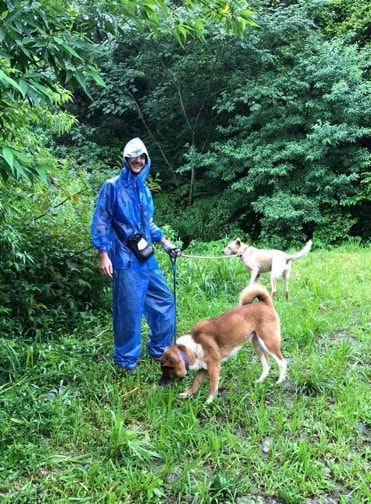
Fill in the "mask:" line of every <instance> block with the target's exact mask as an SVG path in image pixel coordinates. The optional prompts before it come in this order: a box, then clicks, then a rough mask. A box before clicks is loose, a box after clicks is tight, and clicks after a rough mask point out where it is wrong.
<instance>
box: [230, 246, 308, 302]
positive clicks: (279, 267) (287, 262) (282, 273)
mask: <svg viewBox="0 0 371 504" xmlns="http://www.w3.org/2000/svg"><path fill="white" fill-rule="evenodd" d="M311 247H312V240H309V241H308V242H307V243H306V244H305V245H304V247H303V248H302V250H300V252H297V253H296V254H288V253H286V252H282V251H281V250H276V249H270V250H266V249H258V248H256V247H252V246H251V245H247V244H246V243H243V242H242V241H241V240H240V239H239V238H237V240H233V241H231V242H230V243H228V245H227V246H226V247H225V249H224V250H223V254H224V255H237V256H238V257H240V258H241V259H242V261H243V263H244V265H245V266H246V267H247V268H248V269H249V270H250V271H251V277H250V284H253V283H255V282H256V281H257V280H258V278H259V275H260V273H267V272H268V271H270V272H271V287H272V291H271V292H272V296H275V294H276V282H277V279H278V278H279V277H283V280H284V282H285V297H286V299H288V297H289V277H290V271H291V261H296V260H297V259H300V258H301V257H304V256H306V255H307V254H308V253H309V251H310V249H311Z"/></svg>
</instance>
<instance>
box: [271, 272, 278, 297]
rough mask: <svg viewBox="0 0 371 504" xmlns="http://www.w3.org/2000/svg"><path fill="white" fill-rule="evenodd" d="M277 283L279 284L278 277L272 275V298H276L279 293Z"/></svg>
mask: <svg viewBox="0 0 371 504" xmlns="http://www.w3.org/2000/svg"><path fill="white" fill-rule="evenodd" d="M276 283H277V277H276V276H274V275H273V274H272V275H271V288H272V291H271V296H272V298H273V297H275V295H276V292H277V291H276Z"/></svg>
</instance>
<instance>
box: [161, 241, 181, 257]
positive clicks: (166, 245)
mask: <svg viewBox="0 0 371 504" xmlns="http://www.w3.org/2000/svg"><path fill="white" fill-rule="evenodd" d="M161 245H162V248H163V249H164V250H165V252H166V253H167V254H169V256H170V257H172V258H173V259H174V258H175V257H179V256H180V255H181V254H182V251H181V249H180V248H179V247H177V246H176V245H174V244H173V243H171V241H169V240H168V239H167V238H162V240H161Z"/></svg>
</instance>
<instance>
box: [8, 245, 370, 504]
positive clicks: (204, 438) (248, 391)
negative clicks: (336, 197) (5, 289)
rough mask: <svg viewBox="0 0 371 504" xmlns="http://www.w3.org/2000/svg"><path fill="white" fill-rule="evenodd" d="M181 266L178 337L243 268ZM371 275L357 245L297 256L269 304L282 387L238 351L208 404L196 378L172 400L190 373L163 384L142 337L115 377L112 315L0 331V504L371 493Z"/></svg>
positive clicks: (339, 497)
mask: <svg viewBox="0 0 371 504" xmlns="http://www.w3.org/2000/svg"><path fill="white" fill-rule="evenodd" d="M220 248H221V245H220V243H216V244H213V245H208V246H206V245H205V246H202V245H200V244H198V245H197V247H196V246H195V247H194V248H193V250H189V251H187V252H189V253H192V252H194V253H195V254H196V253H197V254H200V253H202V254H205V255H217V254H219V253H220ZM160 260H161V262H162V265H163V269H164V271H165V274H166V275H167V276H168V280H169V283H171V269H170V264H169V263H168V260H167V259H166V257H165V256H164V255H163V256H160ZM177 268H178V269H177V278H178V284H177V299H178V332H179V333H183V332H185V331H188V330H189V329H190V328H191V327H192V326H193V325H194V323H195V322H197V321H198V320H199V319H201V318H207V317H211V316H214V315H217V314H218V313H220V312H222V311H224V310H226V309H229V308H231V307H233V306H235V305H236V303H237V300H238V294H239V291H240V290H241V289H242V288H243V287H244V286H245V285H246V283H247V281H248V277H249V275H248V272H247V271H246V270H245V268H244V266H243V264H242V262H241V261H240V260H238V259H236V258H233V259H226V260H220V261H219V260H213V261H211V260H209V261H207V260H193V259H185V258H180V259H179V260H178V262H177ZM370 277H371V254H370V251H369V250H368V249H366V248H359V247H357V246H354V245H353V246H347V247H342V248H338V249H334V250H331V251H313V252H311V253H310V254H309V256H308V257H306V258H305V259H302V260H301V261H299V262H296V263H294V265H293V274H292V277H291V280H290V299H289V300H288V301H286V300H285V299H284V298H283V285H282V282H281V283H279V288H278V294H279V297H278V299H277V300H276V301H275V306H276V309H277V311H278V312H279V314H280V316H281V325H282V336H283V352H284V354H285V356H286V357H287V358H288V359H289V368H288V380H287V381H286V382H285V383H284V384H283V385H281V386H277V385H276V384H275V383H274V381H275V378H276V373H277V369H276V368H275V366H274V364H273V366H272V370H271V374H270V377H269V378H268V380H267V381H266V382H264V383H263V384H260V385H257V384H255V379H256V378H257V377H258V376H259V374H260V364H259V362H258V360H257V358H256V356H255V354H254V352H253V350H252V348H250V346H248V345H247V346H246V347H245V348H244V349H242V350H241V351H240V353H239V354H238V355H237V356H236V357H235V358H233V359H232V360H230V361H228V362H227V363H225V364H224V365H223V368H222V373H221V390H220V394H219V396H218V397H217V399H216V400H215V402H214V403H213V404H212V405H210V406H206V405H205V400H206V398H207V384H206V385H205V386H204V387H203V388H201V390H200V392H199V393H198V395H197V396H196V397H194V398H191V399H188V400H186V401H184V400H181V399H179V398H178V393H179V392H180V391H182V390H183V389H184V388H185V387H186V385H187V384H188V383H189V382H190V380H191V379H192V377H187V378H185V379H184V380H183V381H181V382H179V383H177V384H174V385H172V386H170V387H168V388H165V389H163V388H159V387H158V386H157V381H158V378H159V374H160V373H159V366H158V364H157V363H156V362H154V361H152V360H150V359H148V357H147V356H146V355H145V350H144V349H145V346H143V356H142V359H141V361H140V366H139V372H138V373H137V374H136V375H133V376H126V375H122V374H120V372H119V371H118V370H117V369H116V368H115V367H114V366H113V365H112V364H111V345H112V336H111V326H110V318H109V316H108V315H107V318H106V319H101V320H97V319H96V318H95V317H93V316H92V317H91V319H88V318H87V321H86V325H85V326H84V327H79V328H76V330H75V331H74V332H73V333H72V334H67V335H65V336H64V337H63V338H61V337H58V338H55V339H53V338H50V337H48V339H47V340H43V338H42V335H41V336H40V337H39V338H38V339H35V340H34V341H32V342H30V341H27V342H25V341H21V340H12V339H6V340H5V339H4V340H2V344H1V347H0V359H1V369H0V371H1V379H2V382H1V386H0V401H1V410H0V430H1V445H0V447H1V460H0V474H1V478H0V492H1V493H0V501H1V502H9V503H18V502H20V503H21V502H22V503H23V502H48V503H49V502H61V503H62V502H86V503H90V502H104V503H106V502H107V503H121V502H123V503H125V502H127V503H131V502H135V503H137V502H139V503H157V502H158V503H164V502H165V503H176V502H179V503H219V502H220V503H239V504H244V503H265V502H271V503H272V502H287V503H296V502H298V503H299V502H308V503H320V502H342V503H346V502H355V503H358V502H368V501H369V500H370V497H371V496H370V493H369V489H368V481H367V455H368V454H369V439H368V436H369V433H370V405H369V404H370V403H369V382H368V381H367V379H368V375H369V351H368V343H369V334H370V332H369V329H370V327H369V322H370V319H369V306H370V285H371V283H370ZM263 283H266V284H267V285H268V284H269V278H268V277H266V278H264V277H263ZM145 333H146V327H145V325H144V326H143V340H144V342H145V339H146V334H145Z"/></svg>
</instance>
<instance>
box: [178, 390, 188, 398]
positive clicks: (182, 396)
mask: <svg viewBox="0 0 371 504" xmlns="http://www.w3.org/2000/svg"><path fill="white" fill-rule="evenodd" d="M179 397H180V398H181V399H187V397H189V393H188V392H187V391H185V392H181V393H180V394H179Z"/></svg>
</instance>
